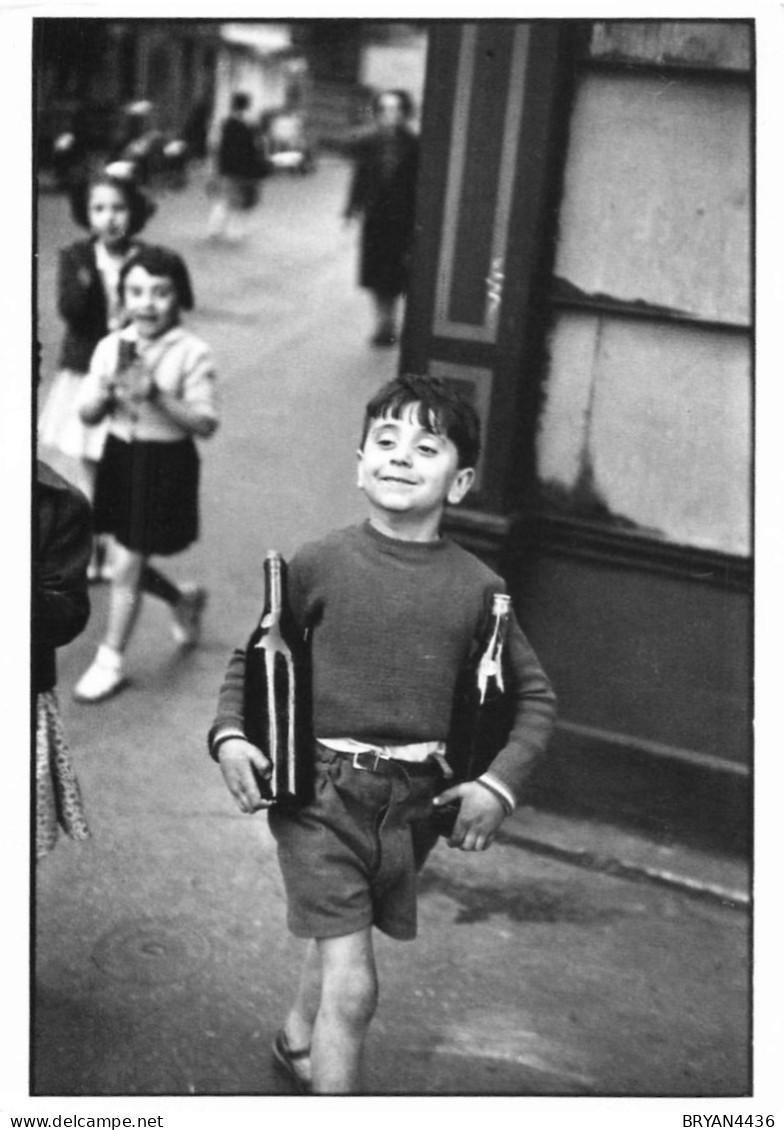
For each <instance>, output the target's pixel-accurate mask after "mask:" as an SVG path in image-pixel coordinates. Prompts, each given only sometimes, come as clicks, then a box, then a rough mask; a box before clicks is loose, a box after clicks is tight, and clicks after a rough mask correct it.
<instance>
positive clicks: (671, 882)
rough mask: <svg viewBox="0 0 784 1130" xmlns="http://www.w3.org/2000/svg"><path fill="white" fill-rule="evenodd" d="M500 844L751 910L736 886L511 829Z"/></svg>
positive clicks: (747, 898) (500, 835)
mask: <svg viewBox="0 0 784 1130" xmlns="http://www.w3.org/2000/svg"><path fill="white" fill-rule="evenodd" d="M497 842H498V843H510V844H514V845H516V846H517V847H520V848H523V849H524V850H525V851H530V852H531V853H532V854H534V855H542V856H546V857H548V858H550V859H557V860H560V861H561V862H563V863H570V864H572V865H574V866H575V867H584V868H585V869H586V870H589V871H598V872H602V873H603V874H605V875H613V876H616V877H618V878H622V879H630V880H632V881H635V882H646V883H652V884H655V885H657V886H662V887H669V888H674V889H676V890H679V891H681V892H682V893H684V894H687V895H690V896H691V897H692V898H697V899H703V900H706V901H708V902H713V903H718V904H720V905H721V906H724V907H729V908H731V909H733V910H744V911H746V910H749V909H750V906H751V897H750V895H749V894H748V892H746V891H743V890H738V889H736V888H732V887H725V886H723V885H721V884H718V883H710V882H707V881H704V880H700V879H694V878H692V877H691V876H687V875H681V874H678V873H677V872H674V871H665V870H662V869H661V868H658V867H647V866H645V865H644V864H639V863H626V862H624V861H623V860H622V859H616V858H614V857H613V856H605V855H599V854H598V853H596V852H592V851H587V850H585V849H583V848H567V847H561V846H559V845H557V844H553V843H548V842H546V841H544V840H541V839H536V838H534V837H531V836H527V835H525V834H523V833H521V832H517V831H514V830H513V829H510V828H504V829H503V830H502V831H499V833H498V836H497Z"/></svg>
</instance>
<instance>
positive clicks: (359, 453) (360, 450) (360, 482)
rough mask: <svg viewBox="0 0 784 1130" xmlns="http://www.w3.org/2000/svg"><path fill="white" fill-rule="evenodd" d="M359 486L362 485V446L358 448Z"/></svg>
mask: <svg viewBox="0 0 784 1130" xmlns="http://www.w3.org/2000/svg"><path fill="white" fill-rule="evenodd" d="M357 486H358V487H361V486H362V448H361V447H358V448H357Z"/></svg>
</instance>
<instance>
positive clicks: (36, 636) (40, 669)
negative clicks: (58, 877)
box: [32, 460, 92, 859]
mask: <svg viewBox="0 0 784 1130" xmlns="http://www.w3.org/2000/svg"><path fill="white" fill-rule="evenodd" d="M33 490H34V493H33V506H34V514H35V518H36V521H35V524H34V527H33V529H34V542H33V560H32V581H33V583H32V637H33V647H32V691H33V695H34V697H35V758H36V763H35V785H36V807H35V815H36V837H35V840H36V842H35V853H36V858H37V859H41V858H42V857H43V856H45V855H47V854H48V853H49V852H50V851H51V850H52V848H53V847H54V845H55V843H56V842H57V837H58V833H59V830H60V829H62V830H63V831H64V832H65V833H66V835H68V836H70V838H71V839H74V840H84V839H87V837H88V836H89V835H90V831H89V828H88V826H87V821H86V819H85V816H84V811H83V807H82V797H81V790H80V788H79V782H78V780H77V777H76V773H75V772H74V769H73V766H72V764H71V759H70V757H69V754H68V747H67V744H66V741H65V737H64V734H63V726H62V721H61V718H60V706H59V703H58V700H57V692H56V685H57V660H56V656H55V652H56V649H57V648H59V647H63V646H64V645H65V644H67V643H70V642H71V640H73V639H75V637H76V636H78V635H79V633H80V632H82V631H83V630H84V627H85V625H86V624H87V620H88V617H89V615H90V598H89V596H88V593H87V562H88V561H89V560H90V550H91V546H92V524H91V517H90V505H89V503H88V501H87V498H86V497H85V496H84V495H83V494H82V492H81V491H79V490H77V489H76V487H74V486H72V485H71V484H70V483H68V482H66V480H65V479H63V478H62V477H61V476H60V475H58V474H57V473H56V472H55V471H53V470H52V468H51V467H49V466H48V464H46V463H44V462H42V461H41V460H39V461H38V462H37V467H36V482H35V485H34V488H33Z"/></svg>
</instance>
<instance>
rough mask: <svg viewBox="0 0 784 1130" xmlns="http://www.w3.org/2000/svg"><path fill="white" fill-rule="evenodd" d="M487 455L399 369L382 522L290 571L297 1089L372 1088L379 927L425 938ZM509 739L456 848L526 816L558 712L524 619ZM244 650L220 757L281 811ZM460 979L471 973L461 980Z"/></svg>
mask: <svg viewBox="0 0 784 1130" xmlns="http://www.w3.org/2000/svg"><path fill="white" fill-rule="evenodd" d="M478 453H479V422H478V419H477V417H476V413H475V412H474V410H473V408H472V407H471V406H470V405H469V404H468V403H467V402H466V401H465V400H463V399H462V398H461V397H459V396H458V395H457V394H455V393H454V392H452V391H451V390H450V389H449V388H448V386H446V385H445V384H443V383H442V382H440V381H437V380H430V379H428V378H425V377H402V378H399V379H397V380H395V381H393V382H391V383H390V384H389V385H386V386H385V387H384V388H383V389H381V391H380V392H378V393H377V394H376V396H375V397H374V398H373V399H372V400H371V401H370V403H369V404H368V405H367V408H366V412H365V420H364V428H363V433H362V439H361V443H360V450H359V486H360V488H361V489H362V490H363V491H364V493H365V495H366V497H367V501H368V504H369V509H370V519H369V521H368V522H365V523H364V524H361V525H358V526H352V527H350V528H349V529H345V530H341V531H338V532H336V533H332V534H330V535H328V536H327V537H326V538H324V539H323V540H321V541H319V542H315V543H311V544H309V545H307V546H305V547H304V548H302V549H301V550H300V551H299V552H298V553H296V554H295V555H294V557H293V558H292V560H291V562H290V565H289V572H288V576H289V589H290V602H291V613H292V616H293V618H294V622H295V623H296V625H297V627H298V629H299V630H300V631H301V632H302V633H303V636H304V635H305V633H307V634H308V636H309V639H310V646H311V652H312V664H313V688H314V690H313V703H312V713H313V730H314V733H315V735H316V737H315V746H314V748H315V790H314V797H313V799H312V800H311V801H310V802H309V803H306V804H305V805H304V806H303V807H301V808H299V809H294V810H288V809H286V810H285V811H284V810H279V809H277V808H276V807H274V806H273V807H271V808H270V810H269V827H270V830H271V832H272V834H273V836H274V837H275V840H276V841H277V845H278V859H279V862H280V866H281V870H282V872H283V880H284V884H285V887H286V895H287V900H288V922H289V928H290V930H291V932H292V933H293V934H294V935H296V936H297V937H302V938H309V939H312V941H311V944H310V946H309V948H308V950H307V954H306V958H305V965H304V969H303V972H302V976H301V980H300V985H299V990H298V992H297V995H296V999H295V1001H294V1004H293V1006H292V1008H291V1010H290V1011H289V1013H288V1016H287V1018H286V1021H285V1024H284V1026H283V1027H282V1029H281V1030H280V1031H279V1033H278V1035H277V1037H276V1039H275V1043H274V1045H273V1057H274V1062H275V1063H276V1064H277V1065H278V1066H279V1067H280V1068H281V1069H282V1070H283V1071H285V1072H286V1074H287V1076H288V1078H289V1079H290V1080H291V1081H292V1082H293V1083H294V1084H295V1085H296V1086H297V1087H298V1089H299V1090H301V1091H313V1092H314V1093H318V1094H329V1093H334V1094H341V1093H349V1092H354V1091H356V1090H358V1089H359V1088H360V1062H361V1055H362V1048H363V1043H364V1040H365V1036H366V1034H367V1031H368V1028H369V1025H370V1022H371V1019H372V1017H373V1014H374V1012H375V1008H376V1001H377V996H378V980H377V975H376V966H375V960H374V956H373V942H372V935H371V931H372V927H373V926H376V927H378V929H380V930H382V931H383V932H384V933H386V934H389V935H391V936H392V937H394V938H399V939H408V938H413V937H414V936H415V934H416V889H415V881H416V870H417V869H418V868H419V867H421V865H422V864H423V863H424V861H425V858H426V856H427V854H428V852H429V851H430V850H431V849H432V847H433V846H434V844H435V841H436V839H437V832H436V831H435V830H434V829H433V828H432V825H431V824H430V820H429V818H430V816H431V814H432V805H433V801H434V796H435V795H436V793H437V792H438V791H439V789H444V785H445V783H446V781H447V779H448V774H447V772H446V770H445V769H444V764H445V762H444V756H443V755H444V748H445V742H446V739H447V736H448V732H449V726H450V718H451V713H452V705H453V700H454V696H455V689H456V686H457V682H458V676H459V673H460V672H461V670H462V669H463V667H464V665H465V664H466V662H467V660H468V657H469V654H470V653H471V651H472V647H473V646H474V643H475V641H478V639H479V637H480V635H481V632H482V625H483V623H484V621H485V616H486V614H487V612H488V611H489V608H490V605H491V602H492V597H493V594H494V593H496V592H504V591H505V584H504V582H503V580H502V579H501V578H500V577H499V576H497V575H496V574H495V573H493V572H492V571H491V570H490V569H489V568H488V567H487V566H486V565H484V564H483V563H482V562H481V561H479V560H478V559H477V558H476V557H474V556H473V555H472V554H470V553H468V552H467V551H466V550H464V549H462V548H461V547H459V546H458V545H457V544H455V543H454V542H451V541H448V540H446V539H444V538H441V536H440V534H439V527H440V522H441V518H442V514H443V511H444V508H445V506H446V505H447V503H451V504H456V503H458V502H460V501H461V499H462V498H463V497H464V496H465V494H466V493H467V491H468V490H469V488H470V486H471V483H472V481H473V478H474V467H475V465H476V461H477V457H478ZM508 654H509V665H510V675H509V680H508V685H507V693H508V694H510V695H511V696H512V701H513V703H514V707H515V717H514V722H513V725H512V729H511V733H510V736H509V738H508V742H507V744H506V745H505V746H504V748H503V749H502V750H501V752H500V753H499V754H498V755H497V757H496V758H495V759H494V760H493V761H492V763H491V765H490V767H489V769H488V770H487V771H486V772H484V773H483V774H482V775H481V776H480V777H479V778H478V779H477V780H473V781H468V782H466V783H462V784H458V785H452V786H451V787H447V788H446V789H445V790H444V791H443V792H442V793H441V794H440V797H439V801H438V803H447V802H449V801H450V800H455V799H459V801H460V810H459V814H458V816H457V820H456V823H455V826H454V831H453V833H452V836H451V839H450V843H451V845H452V846H453V847H459V848H462V850H464V851H481V850H483V849H484V848H486V847H488V846H489V844H490V843H491V842H492V840H493V838H494V837H495V834H496V832H497V830H498V828H499V826H500V824H501V822H502V821H503V819H504V818H505V816H507V815H508V814H509V813H510V812H511V811H512V810H513V809H514V807H515V805H516V803H517V801H518V798H519V797H520V795H521V791H522V788H523V785H524V782H525V779H526V777H527V774H528V772H529V771H530V768H531V766H532V763H533V762H534V760H535V758H536V757H537V756H538V755H539V754H541V752H542V751H543V749H544V748H545V746H546V744H547V741H548V738H549V736H550V732H551V730H552V727H553V721H554V695H553V692H552V689H551V687H550V683H549V681H548V679H547V677H546V675H545V674H544V672H543V670H542V668H541V666H540V664H539V661H538V660H537V658H536V655H535V654H534V652H533V650H532V649H531V646H530V644H529V643H528V641H527V640H526V638H525V636H524V635H523V633H522V631H521V629H520V627H519V625H518V624H517V621H516V620H515V619H514V617H512V619H511V624H510V630H509V636H508ZM244 676H245V652H244V649H242V648H239V649H237V650H236V651H235V652H234V653H233V655H232V657H231V660H230V663H229V667H228V670H227V673H226V677H225V680H224V683H223V686H222V688H221V692H220V697H219V703H218V710H217V716H216V719H215V721H214V723H213V726H212V728H211V731H210V752H211V753H212V756H213V757H214V758H215V759H216V760H217V761H218V762H219V763H220V767H221V770H222V772H223V775H224V778H225V781H226V784H227V786H228V788H229V790H230V792H231V793H232V795H233V797H234V799H235V801H236V802H237V805H238V807H239V808H240V810H241V811H242V812H253V811H255V810H257V809H259V808H262V807H264V806H265V801H264V800H263V799H262V797H261V794H260V791H259V788H258V785H257V783H256V779H255V777H254V769H255V770H256V771H257V772H258V773H260V774H261V775H265V774H268V773H269V771H270V764H269V762H268V760H267V758H266V756H265V751H264V750H260V749H257V748H256V747H255V746H253V745H251V744H250V742H248V741H247V740H246V738H245V736H244V729H243V725H244V722H243V689H244ZM456 977H457V978H458V979H459V974H457V973H456Z"/></svg>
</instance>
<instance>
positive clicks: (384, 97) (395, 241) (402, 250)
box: [344, 90, 419, 346]
mask: <svg viewBox="0 0 784 1130" xmlns="http://www.w3.org/2000/svg"><path fill="white" fill-rule="evenodd" d="M373 115H374V118H375V130H374V131H373V133H372V134H371V135H369V136H368V137H365V138H362V139H361V140H360V141H358V142H357V143H356V144H355V145H354V146H353V157H354V162H355V165H354V175H353V178H352V181H351V188H350V192H349V198H348V203H347V205H346V209H345V213H344V215H345V217H346V219H349V220H350V219H353V218H354V217H355V216H361V217H362V235H361V244H360V261H359V285H360V286H361V287H364V288H365V289H366V290H369V291H370V293H371V294H372V296H373V304H374V309H375V314H376V327H375V333H374V334H373V337H372V338H371V341H372V343H373V345H377V346H391V345H394V344H395V342H396V341H397V322H396V316H397V304H398V299H399V298H400V296H401V295H403V294H405V292H406V290H407V288H408V275H409V268H410V260H411V249H412V243H413V238H414V205H415V195H416V177H417V164H418V152H419V143H418V140H417V137H416V136H415V134H414V133H413V132H412V130H411V128H410V126H409V122H410V120H411V117H412V115H413V104H412V102H411V99H410V97H409V95H408V94H407V93H406V92H405V91H404V90H387V91H384V92H383V93H382V94H378V95H377V96H376V98H375V99H374V101H373Z"/></svg>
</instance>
